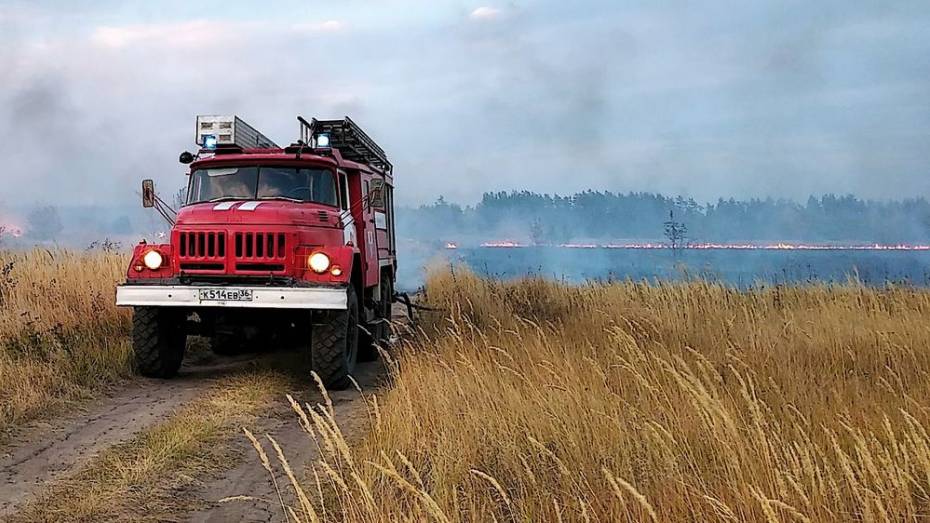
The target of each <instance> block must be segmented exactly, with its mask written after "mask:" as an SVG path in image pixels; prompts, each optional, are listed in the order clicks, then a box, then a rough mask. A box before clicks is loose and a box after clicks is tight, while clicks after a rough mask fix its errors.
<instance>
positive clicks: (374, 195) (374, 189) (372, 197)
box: [368, 178, 384, 210]
mask: <svg viewBox="0 0 930 523" xmlns="http://www.w3.org/2000/svg"><path fill="white" fill-rule="evenodd" d="M368 205H369V206H371V208H372V209H379V210H383V209H384V180H379V179H378V178H373V179H372V180H371V187H369V189H368Z"/></svg>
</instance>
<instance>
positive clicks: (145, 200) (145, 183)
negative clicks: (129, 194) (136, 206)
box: [142, 180, 155, 209]
mask: <svg viewBox="0 0 930 523" xmlns="http://www.w3.org/2000/svg"><path fill="white" fill-rule="evenodd" d="M142 207H145V208H146V209H150V208H152V207H155V182H153V181H152V180H142Z"/></svg>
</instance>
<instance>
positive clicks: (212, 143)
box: [203, 134, 216, 149]
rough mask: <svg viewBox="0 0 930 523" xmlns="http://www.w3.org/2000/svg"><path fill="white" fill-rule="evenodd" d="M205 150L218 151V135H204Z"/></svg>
mask: <svg viewBox="0 0 930 523" xmlns="http://www.w3.org/2000/svg"><path fill="white" fill-rule="evenodd" d="M203 148H204V149H216V135H215V134H205V135H203Z"/></svg>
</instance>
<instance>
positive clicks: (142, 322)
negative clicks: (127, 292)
mask: <svg viewBox="0 0 930 523" xmlns="http://www.w3.org/2000/svg"><path fill="white" fill-rule="evenodd" d="M184 321H185V317H184V315H183V313H179V312H178V311H174V310H171V309H165V308H160V307H135V308H134V309H133V315H132V349H133V352H134V353H135V358H136V369H137V370H138V371H139V374H142V375H143V376H148V377H150V378H171V377H173V376H174V375H175V374H177V373H178V369H180V368H181V361H182V360H183V359H184V344H185V343H186V341H187V334H186V333H185V331H184Z"/></svg>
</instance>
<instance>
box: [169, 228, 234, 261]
mask: <svg viewBox="0 0 930 523" xmlns="http://www.w3.org/2000/svg"><path fill="white" fill-rule="evenodd" d="M178 256H180V257H181V258H182V259H184V258H197V259H204V258H214V259H218V260H222V259H224V258H226V233H225V232H222V231H219V232H204V231H196V232H181V233H180V235H179V238H178Z"/></svg>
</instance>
